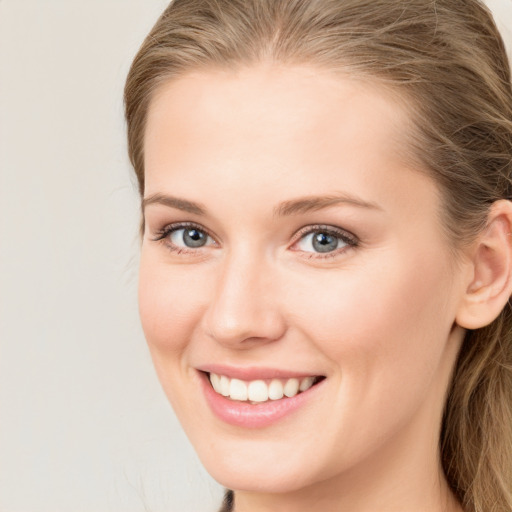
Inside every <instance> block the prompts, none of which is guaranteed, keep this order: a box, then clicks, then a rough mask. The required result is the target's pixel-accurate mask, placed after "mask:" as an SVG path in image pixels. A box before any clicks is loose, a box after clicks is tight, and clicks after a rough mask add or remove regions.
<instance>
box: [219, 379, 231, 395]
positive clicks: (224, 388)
mask: <svg viewBox="0 0 512 512" xmlns="http://www.w3.org/2000/svg"><path fill="white" fill-rule="evenodd" d="M219 387H220V394H221V395H222V396H229V379H228V378H227V377H226V376H224V375H221V377H220V382H219Z"/></svg>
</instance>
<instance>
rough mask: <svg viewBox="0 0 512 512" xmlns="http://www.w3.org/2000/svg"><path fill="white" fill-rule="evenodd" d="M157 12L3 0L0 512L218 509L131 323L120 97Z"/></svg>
mask: <svg viewBox="0 0 512 512" xmlns="http://www.w3.org/2000/svg"><path fill="white" fill-rule="evenodd" d="M166 3H167V2H166V1H165V0H82V1H78V0H60V1H59V0H0V512H81V511H84V512H132V511H137V512H147V511H151V512H160V511H162V512H164V511H165V512H198V511H213V510H215V509H216V508H217V507H218V505H219V503H220V499H221V494H222V489H221V488H220V487H219V486H218V485H217V484H215V483H214V482H213V481H212V480H211V479H210V478H209V477H208V476H207V475H206V473H205V472H204V470H203V469H202V468H201V465H200V463H199V462H198V460H197V458H196V457H195V455H194V453H193V450H192V449H191V447H190V446H189V444H188V441H187V440H186V438H185V436H184V434H183V433H182V432H181V429H180V427H179V425H178V423H177V421H176V419H175V417H174V415H173V413H172V411H171V409H170V406H169V405H168V403H167V401H166V399H165V397H164V395H163V392H162V391H161V390H160V386H159V384H158V382H157V380H156V377H155V375H154V372H153V368H152V366H151V361H150V358H149V355H148V353H147V350H146V347H145V342H144V339H143V335H142V332H141V329H140V326H139V320H138V314H137V304H136V287H137V257H138V201H137V194H136V187H135V184H134V180H133V178H132V176H131V174H130V173H131V171H130V167H129V164H128V161H127V157H126V146H125V134H124V122H123V117H122V114H123V112H122V88H123V82H124V79H125V77H126V73H127V71H128V67H129V64H130V61H131V59H132V57H133V56H134V54H135V52H136V50H137V48H138V46H139V45H140V43H141V42H142V39H143V37H144V36H145V34H146V33H147V32H148V31H149V29H150V27H151V26H152V24H153V23H154V21H155V20H156V18H157V16H158V15H159V14H160V12H161V11H162V10H163V8H164V7H165V5H166ZM489 4H490V5H491V7H492V8H493V10H494V12H495V14H496V17H497V20H498V23H499V25H500V27H501V28H502V30H503V33H504V37H505V39H506V41H507V43H508V44H509V47H511V46H512V0H493V1H490V2H489Z"/></svg>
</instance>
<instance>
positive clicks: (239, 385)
mask: <svg viewBox="0 0 512 512" xmlns="http://www.w3.org/2000/svg"><path fill="white" fill-rule="evenodd" d="M229 398H231V399H232V400H240V401H242V402H243V401H245V400H247V384H246V383H245V382H244V381H243V380H238V379H231V383H230V384H229Z"/></svg>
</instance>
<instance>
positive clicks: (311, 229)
mask: <svg viewBox="0 0 512 512" xmlns="http://www.w3.org/2000/svg"><path fill="white" fill-rule="evenodd" d="M187 228H188V229H197V230H198V231H201V232H202V233H204V234H205V235H206V236H208V237H209V238H211V239H212V240H215V238H214V237H213V236H212V235H211V234H210V233H209V231H208V230H207V229H205V228H204V227H203V226H201V225H199V224H195V223H193V222H180V223H177V224H169V225H168V226H165V227H164V228H163V229H161V230H158V231H157V232H156V233H155V235H156V237H155V238H153V241H155V242H161V243H164V244H165V246H166V248H167V249H169V250H170V251H171V252H174V253H176V254H187V253H196V254H197V252H198V250H199V249H202V247H199V248H197V249H193V248H188V249H187V248H185V247H177V246H176V245H174V244H172V243H170V242H169V241H168V240H167V238H168V237H169V235H171V234H172V233H173V232H175V231H178V230H180V229H187ZM313 233H324V234H326V235H330V236H334V237H336V238H338V239H339V240H341V241H342V242H343V243H344V244H346V245H345V246H344V247H341V248H336V249H334V250H333V251H330V252H326V253H323V254H322V253H319V252H309V251H300V250H298V249H292V250H295V251H296V252H301V253H303V255H304V256H303V257H305V258H307V259H313V258H314V259H328V258H333V257H336V256H339V255H340V254H341V253H343V252H345V251H347V250H349V249H352V248H355V247H357V246H358V245H359V239H358V238H357V237H356V236H355V235H353V234H352V233H350V232H348V231H345V230H343V229H340V228H336V227H334V226H327V225H322V224H318V225H309V226H306V227H304V228H302V229H300V230H299V231H297V232H296V233H295V234H294V236H293V237H292V240H293V242H292V244H291V247H293V246H294V245H296V244H298V243H299V242H300V241H301V240H302V239H303V238H304V237H305V236H307V235H309V234H313Z"/></svg>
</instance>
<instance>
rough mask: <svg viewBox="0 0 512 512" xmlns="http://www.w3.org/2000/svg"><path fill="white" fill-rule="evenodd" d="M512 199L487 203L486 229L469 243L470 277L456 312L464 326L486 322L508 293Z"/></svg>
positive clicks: (510, 290) (510, 283)
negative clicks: (489, 205)
mask: <svg viewBox="0 0 512 512" xmlns="http://www.w3.org/2000/svg"><path fill="white" fill-rule="evenodd" d="M511 233H512V202H510V201H506V200H501V201H497V202H495V203H494V204H493V206H492V207H491V210H490V212H489V216H488V222H487V227H486V229H485V230H484V231H483V232H482V233H481V234H480V235H479V237H478V239H477V240H476V241H475V244H474V245H473V249H472V254H471V269H472V273H471V278H470V279H468V283H467V287H466V290H465V293H464V296H463V297H462V300H461V303H460V305H459V309H458V312H457V317H456V323H457V324H458V325H460V326H461V327H464V328H466V329H479V328H481V327H484V326H486V325H488V324H490V323H491V322H492V321H493V320H494V319H495V318H497V316H498V315H499V314H500V312H501V311H502V309H503V308H504V307H505V305H506V303H507V301H508V300H509V298H510V295H511V293H512V236H511Z"/></svg>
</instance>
